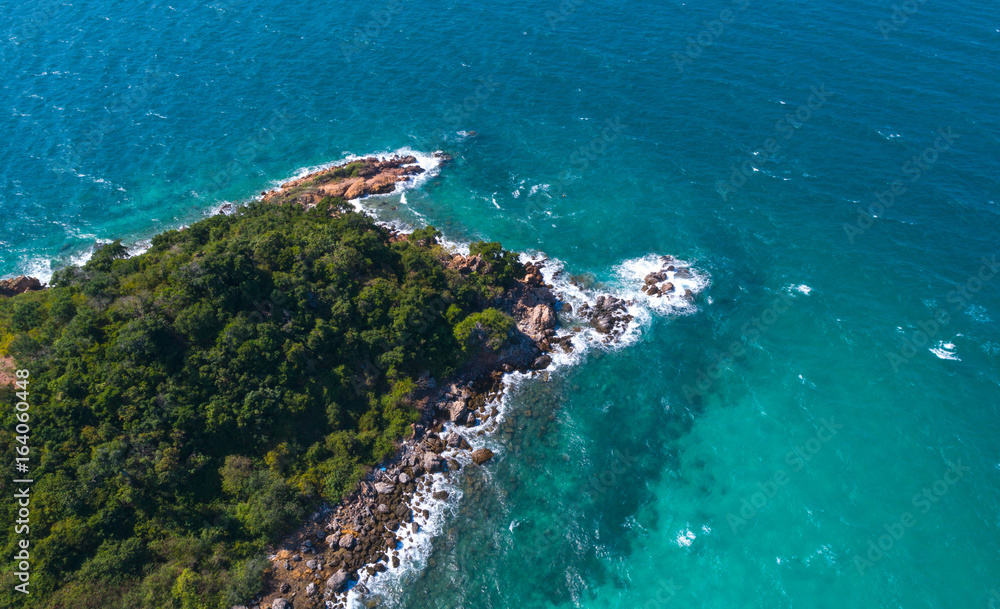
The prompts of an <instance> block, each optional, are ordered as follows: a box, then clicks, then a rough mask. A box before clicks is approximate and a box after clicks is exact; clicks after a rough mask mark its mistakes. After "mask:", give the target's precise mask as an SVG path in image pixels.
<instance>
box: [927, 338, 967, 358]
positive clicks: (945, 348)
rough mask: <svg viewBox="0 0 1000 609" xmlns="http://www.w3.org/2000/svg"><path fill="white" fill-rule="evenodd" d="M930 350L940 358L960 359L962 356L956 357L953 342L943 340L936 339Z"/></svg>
mask: <svg viewBox="0 0 1000 609" xmlns="http://www.w3.org/2000/svg"><path fill="white" fill-rule="evenodd" d="M930 352H931V353H933V354H934V355H936V356H938V357H939V358H941V359H947V360H954V361H958V362H960V361H962V358H960V357H958V353H957V351H956V347H955V343H946V342H944V341H943V340H942V341H938V344H937V345H935V346H933V347H931V348H930Z"/></svg>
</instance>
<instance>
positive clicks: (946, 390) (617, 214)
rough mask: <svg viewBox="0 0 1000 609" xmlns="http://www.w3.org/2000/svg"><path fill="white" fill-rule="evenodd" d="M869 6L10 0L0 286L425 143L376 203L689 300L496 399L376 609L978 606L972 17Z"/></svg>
mask: <svg viewBox="0 0 1000 609" xmlns="http://www.w3.org/2000/svg"><path fill="white" fill-rule="evenodd" d="M900 7H901V8H900V9H899V13H898V14H896V15H895V20H893V17H894V8H893V4H892V3H891V2H884V3H883V2H873V1H865V2H862V1H859V0H847V1H845V2H841V3H837V4H836V5H829V4H822V3H815V2H803V1H790V2H784V3H781V4H779V5H764V4H758V3H757V2H756V1H755V0H749V1H745V0H738V1H736V2H708V3H698V4H692V3H681V2H633V3H612V2H600V1H596V0H567V1H565V2H562V3H560V2H555V1H553V2H551V3H545V2H542V3H528V2H510V3H502V4H497V3H490V4H485V3H471V2H441V3H420V2H415V1H412V0H411V1H395V0H394V1H390V2H374V3H367V4H366V3H355V4H352V5H349V6H329V5H322V4H319V3H305V2H276V1H274V0H253V1H242V0H232V1H227V0H221V1H220V2H214V3H208V4H197V3H190V2H183V1H180V2H174V3H171V4H166V3H160V2H155V3H145V4H142V5H137V4H136V3H120V2H115V3H112V2H107V1H100V2H92V3H79V2H76V3H58V2H38V3H26V2H15V3H8V4H5V5H4V6H3V8H2V9H0V10H2V11H3V13H4V18H3V21H2V23H3V24H4V25H3V26H2V29H3V34H4V40H5V42H4V44H3V45H2V46H0V49H2V54H3V56H2V59H3V61H2V67H0V75H2V78H0V88H2V91H3V97H4V99H5V100H8V102H7V104H6V105H7V107H9V108H10V110H9V111H8V112H6V113H4V115H3V116H2V117H0V124H2V127H3V132H4V134H5V136H6V137H5V144H4V145H3V146H2V147H0V209H2V210H3V212H4V213H3V214H2V215H0V223H2V231H0V235H2V236H0V240H2V245H3V250H2V251H3V254H2V256H0V274H2V275H4V276H8V275H12V274H15V273H21V272H32V273H36V274H40V275H43V276H44V275H46V274H47V273H48V272H50V270H51V269H52V268H56V267H58V266H60V265H62V264H66V263H68V262H70V261H73V260H80V259H83V258H85V256H86V255H87V253H88V250H89V249H90V248H92V247H93V245H94V244H95V243H96V242H98V241H100V240H107V239H115V238H123V239H124V240H125V241H126V242H128V243H132V244H136V245H137V247H141V244H142V242H143V241H144V240H146V239H148V238H149V237H150V236H151V235H153V234H156V233H157V232H159V231H161V230H163V229H165V228H171V227H176V226H180V225H183V224H186V223H189V222H191V221H194V220H196V219H198V218H201V217H203V215H204V214H205V213H207V212H209V211H210V210H211V209H213V208H214V207H216V206H218V205H219V204H220V203H221V202H223V201H239V200H245V199H247V198H248V197H251V196H253V195H254V194H255V193H257V192H259V191H260V190H262V189H264V188H267V187H269V186H270V185H272V184H273V183H274V182H275V181H278V180H281V179H284V178H287V177H289V176H291V175H293V174H294V173H295V172H296V171H297V170H299V169H301V168H303V167H307V166H312V165H316V164H320V163H325V162H329V161H333V160H337V159H340V158H343V157H344V156H346V155H348V154H366V153H372V152H378V151H393V150H398V149H400V148H404V147H409V148H412V149H414V150H417V151H423V152H430V151H433V150H435V149H439V148H440V149H445V150H448V151H450V152H452V153H453V154H454V155H455V157H456V160H455V162H454V163H453V164H451V165H450V166H448V167H446V168H445V169H443V170H442V172H441V173H440V175H438V176H436V177H434V178H433V179H432V180H429V181H428V182H426V183H425V184H424V185H423V186H421V187H420V188H419V189H417V190H412V191H409V192H407V193H406V198H405V201H401V200H399V197H398V196H397V197H395V198H391V199H388V200H386V201H384V202H383V205H382V206H381V207H379V208H378V213H379V214H380V215H382V216H383V217H385V218H386V219H402V220H403V221H414V220H419V219H420V218H423V219H424V221H427V222H431V223H433V224H435V225H436V226H438V227H439V228H441V229H442V230H444V231H445V233H446V235H447V236H448V237H449V238H451V239H453V240H455V241H463V240H470V239H473V238H489V239H496V240H500V241H502V242H504V244H505V245H507V246H508V247H511V248H516V249H522V250H529V249H530V250H539V251H543V252H545V253H546V254H548V255H549V256H552V257H555V258H558V259H560V260H562V261H564V262H565V264H566V268H567V270H568V271H570V272H572V273H592V274H594V275H595V276H596V277H597V278H598V279H601V280H604V281H606V282H608V283H609V285H612V284H614V281H616V280H615V276H616V274H615V268H616V266H617V265H619V264H621V263H623V262H625V261H628V260H632V259H635V258H639V257H642V256H645V255H647V254H672V255H676V256H679V257H681V258H684V259H686V260H688V261H690V262H692V263H693V264H694V266H695V267H696V268H697V269H699V271H701V272H702V273H704V274H705V275H706V276H708V277H710V285H709V286H708V287H707V288H706V289H705V290H704V291H703V292H702V293H701V294H700V295H699V297H698V309H697V311H694V312H691V313H689V314H685V315H665V314H656V315H653V316H652V318H651V320H650V321H649V323H648V324H646V325H645V327H644V328H643V332H642V333H641V336H640V337H639V339H638V340H637V341H636V342H635V343H634V344H632V345H629V346H627V347H623V348H621V349H618V350H607V351H602V350H592V351H590V352H589V353H587V354H586V355H585V356H584V357H583V358H582V360H581V361H580V363H579V364H578V365H576V366H573V367H565V368H562V369H560V370H558V371H557V372H556V373H554V374H553V375H552V376H551V378H550V379H549V382H547V383H546V382H541V381H538V380H536V381H529V382H526V383H523V384H522V385H520V386H519V387H518V388H517V390H516V391H515V393H514V395H513V396H512V398H511V402H510V408H511V410H512V412H515V413H518V414H517V416H515V417H514V420H515V423H514V424H513V426H512V427H510V428H509V429H508V430H507V431H506V432H504V433H501V434H499V435H498V436H497V437H496V440H495V441H496V442H497V443H498V445H499V446H500V447H501V448H502V449H503V450H502V451H501V452H500V457H499V458H498V459H496V460H495V461H494V462H492V464H491V465H490V466H488V467H487V468H485V469H484V470H482V471H478V472H476V473H473V474H470V476H471V477H470V478H469V479H467V480H464V481H462V482H461V485H462V487H463V489H464V498H463V500H462V501H461V502H460V503H458V504H457V506H456V507H455V509H456V511H457V515H456V516H454V517H452V518H450V519H449V520H448V522H447V524H446V526H445V527H444V530H443V531H442V533H441V535H440V536H439V537H438V538H437V539H436V540H435V543H434V548H433V551H432V553H431V554H430V556H429V557H428V560H427V567H426V568H425V569H424V570H423V571H422V572H421V573H420V575H419V577H415V578H414V581H412V582H411V583H410V584H409V585H408V586H406V588H405V589H402V590H398V591H397V594H396V595H395V596H394V597H393V598H392V599H391V600H390V604H391V605H393V606H398V607H414V608H416V607H442V608H444V607H464V608H467V609H471V608H480V607H482V608H486V607H490V608H497V607H560V608H561V607H588V608H589V607H594V608H604V607H608V608H611V607H616V608H617V607H621V608H627V607H642V608H646V607H649V608H653V607H705V608H716V607H720V608H721V607H768V608H772V607H848V606H849V607H873V608H875V607H878V608H882V607H905V608H917V607H920V608H934V607H949V608H950V607H962V608H967V607H983V608H988V607H991V606H992V605H991V603H994V604H996V603H1000V600H994V599H1000V593H998V592H996V591H997V590H1000V554H998V550H997V548H998V547H1000V544H998V541H1000V534H998V525H1000V514H998V506H1000V445H998V443H997V441H996V437H997V433H998V431H1000V423H998V421H1000V417H998V412H997V408H998V403H997V396H998V380H1000V331H998V325H997V319H998V317H1000V281H997V280H995V279H994V273H995V272H997V271H1000V269H997V270H996V271H994V270H992V267H993V266H995V265H996V263H994V262H993V260H995V258H994V257H995V256H997V255H998V254H1000V251H998V249H1000V246H998V239H997V237H998V234H1000V232H998V231H1000V216H998V214H1000V204H998V200H1000V183H998V177H997V176H1000V157H998V155H997V150H1000V141H998V136H997V133H998V129H1000V112H998V110H997V106H996V101H997V98H998V93H1000V85H998V84H997V82H996V77H995V73H996V68H997V64H998V61H1000V30H998V27H997V25H996V19H995V11H994V10H992V7H991V6H989V5H988V4H986V3H974V2H971V1H969V0H962V1H959V2H951V3H942V2H936V1H935V0H927V1H926V2H919V1H914V2H910V3H904V4H901V5H900ZM904 8H905V9H906V10H905V11H904ZM907 11H908V12H907ZM880 22H881V25H880ZM689 39H690V40H689ZM471 130H475V131H476V132H478V135H477V136H475V137H463V136H462V135H460V134H459V132H460V131H471ZM914 157H916V159H914ZM894 181H898V183H897V184H896V185H895V191H896V192H895V194H893V185H892V183H893V182H894ZM879 197H881V199H880V198H879ZM392 207H397V208H398V209H397V210H395V211H394V210H392V209H391V208H392ZM859 207H860V208H861V210H862V212H864V211H865V210H868V209H869V208H870V212H866V213H871V214H873V216H868V215H859ZM845 225H846V227H845ZM529 411H530V416H529V415H528V412H529ZM924 489H927V495H924ZM879 545H881V546H882V547H881V549H880V548H879Z"/></svg>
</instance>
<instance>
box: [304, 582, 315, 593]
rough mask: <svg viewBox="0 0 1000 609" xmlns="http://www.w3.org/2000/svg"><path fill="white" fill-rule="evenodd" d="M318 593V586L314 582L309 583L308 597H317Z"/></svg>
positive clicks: (307, 588) (307, 587)
mask: <svg viewBox="0 0 1000 609" xmlns="http://www.w3.org/2000/svg"><path fill="white" fill-rule="evenodd" d="M316 592H317V589H316V584H315V583H313V582H309V585H308V586H306V596H316Z"/></svg>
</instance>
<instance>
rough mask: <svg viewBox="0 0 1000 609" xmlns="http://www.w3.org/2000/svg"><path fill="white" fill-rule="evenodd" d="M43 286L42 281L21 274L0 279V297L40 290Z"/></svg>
mask: <svg viewBox="0 0 1000 609" xmlns="http://www.w3.org/2000/svg"><path fill="white" fill-rule="evenodd" d="M43 287H44V286H42V282H41V281H39V280H38V279H36V278H34V277H28V276H27V275H21V276H19V277H13V278H11V279H4V280H2V281H0V297H9V296H17V295H18V294H24V293H25V292H33V291H35V290H41V289H42V288H43Z"/></svg>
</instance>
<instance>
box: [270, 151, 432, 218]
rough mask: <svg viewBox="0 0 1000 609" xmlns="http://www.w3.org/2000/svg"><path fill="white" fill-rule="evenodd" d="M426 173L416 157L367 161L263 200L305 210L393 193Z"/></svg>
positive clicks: (297, 183)
mask: <svg viewBox="0 0 1000 609" xmlns="http://www.w3.org/2000/svg"><path fill="white" fill-rule="evenodd" d="M441 154H442V155H444V156H442V157H439V158H440V159H441V160H442V161H446V160H449V159H450V157H448V155H446V154H445V153H441ZM445 157H448V158H445ZM423 172H424V169H423V168H422V167H420V166H419V165H418V164H417V159H416V157H413V156H392V157H388V158H378V157H368V158H364V159H357V160H354V161H350V162H348V163H342V164H340V165H337V166H334V167H330V168H328V169H323V170H321V171H317V172H315V173H311V174H309V175H307V176H305V177H302V178H299V179H297V180H292V181H291V182H287V183H285V184H282V185H281V186H280V187H279V188H276V189H274V190H271V191H268V192H264V193H262V198H263V200H264V201H268V202H278V201H282V202H292V201H294V202H297V203H299V204H302V205H305V206H312V205H315V204H317V203H319V202H320V200H322V199H323V198H324V197H340V198H342V199H345V200H351V199H360V198H361V197H365V196H368V195H377V194H388V193H391V192H393V191H394V190H395V189H396V184H398V183H400V182H407V181H409V180H410V179H412V178H413V176H416V175H419V174H421V173H423Z"/></svg>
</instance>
